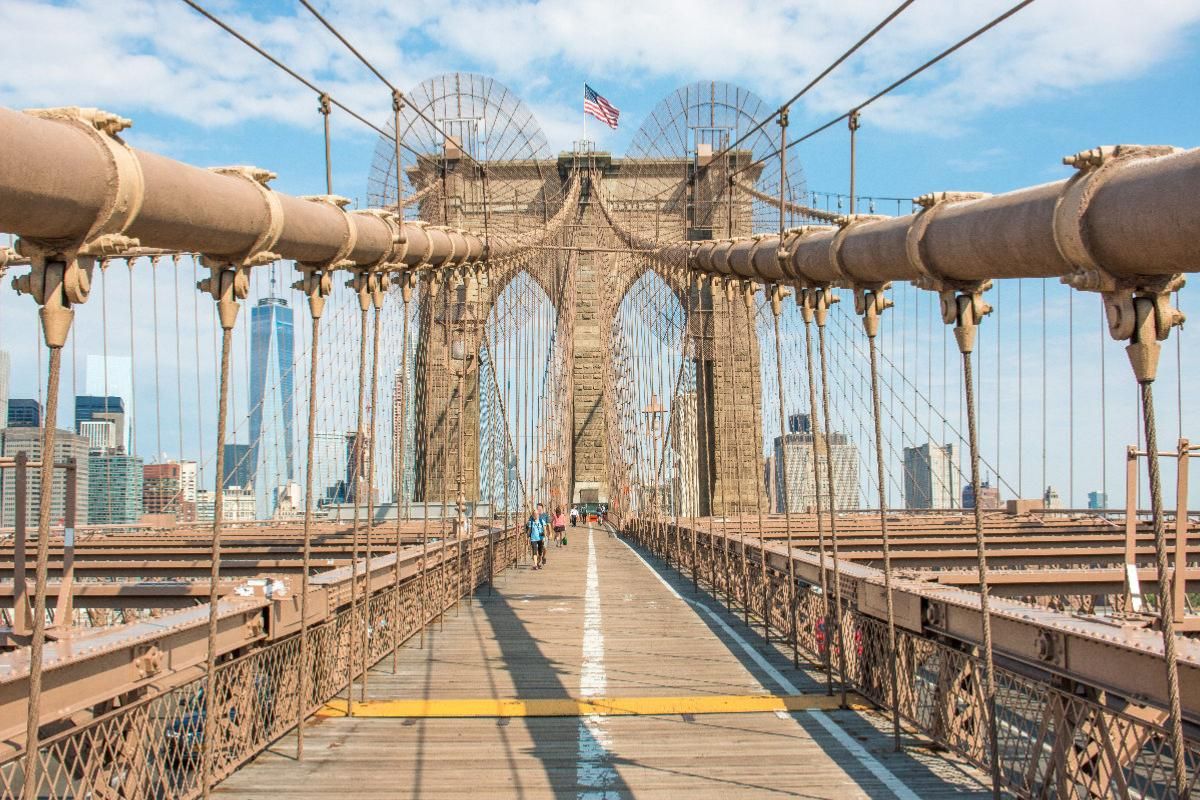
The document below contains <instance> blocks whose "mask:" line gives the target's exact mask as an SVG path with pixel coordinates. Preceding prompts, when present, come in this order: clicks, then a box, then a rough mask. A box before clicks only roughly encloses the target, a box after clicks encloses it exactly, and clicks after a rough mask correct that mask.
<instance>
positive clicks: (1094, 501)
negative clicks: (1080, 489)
mask: <svg viewBox="0 0 1200 800" xmlns="http://www.w3.org/2000/svg"><path fill="white" fill-rule="evenodd" d="M1088 508H1090V509H1093V510H1096V509H1105V508H1108V495H1107V494H1105V493H1104V492H1088Z"/></svg>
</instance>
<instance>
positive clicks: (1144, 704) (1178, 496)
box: [0, 0, 1200, 800]
mask: <svg viewBox="0 0 1200 800" xmlns="http://www.w3.org/2000/svg"><path fill="white" fill-rule="evenodd" d="M186 1H187V2H188V5H191V6H193V7H194V8H195V9H196V11H198V12H199V13H201V14H203V15H205V16H206V17H207V18H208V20H209V21H211V22H213V23H215V24H216V25H218V26H220V27H221V28H223V29H224V33H222V34H221V35H226V34H228V35H231V36H233V37H236V38H237V39H240V40H241V42H242V43H243V44H245V45H248V46H249V47H250V48H253V49H254V50H255V51H256V52H257V54H258V55H259V56H262V57H264V59H265V60H264V61H262V68H263V69H264V70H272V69H275V68H279V69H282V70H284V71H285V72H286V73H287V74H288V75H289V76H290V78H294V79H295V80H297V81H299V82H300V83H301V84H303V86H304V87H305V88H306V90H311V91H312V113H313V114H315V115H316V118H317V119H318V120H319V121H320V123H321V124H322V127H323V135H324V143H325V157H324V174H325V177H326V182H325V185H324V186H316V187H313V192H314V193H312V194H309V195H304V196H299V195H293V194H288V193H284V192H281V191H277V190H275V189H273V188H272V186H271V184H272V181H274V180H276V179H277V176H276V175H275V173H274V172H272V171H271V169H272V165H271V164H264V165H262V166H228V167H209V166H203V167H202V166H197V165H193V164H189V163H185V162H184V161H182V160H177V159H175V158H172V157H169V156H167V155H164V154H163V153H161V152H155V151H154V150H153V149H152V148H151V149H140V148H135V147H132V146H131V145H130V144H129V143H127V141H126V138H125V137H127V136H128V133H126V131H127V130H128V129H129V128H130V127H131V126H135V125H136V119H133V120H131V119H129V118H126V117H124V116H122V109H120V108H107V109H104V110H101V109H97V108H91V107H82V106H80V107H75V106H71V107H53V108H26V109H20V110H19V109H7V108H0V232H3V233H6V234H10V241H9V245H10V246H6V247H0V275H5V276H6V277H8V278H9V280H6V281H5V285H4V287H3V288H2V289H0V292H3V293H5V294H8V295H10V297H15V296H16V295H20V296H21V299H20V300H19V301H17V300H13V301H12V302H10V303H8V304H7V305H5V306H4V309H5V310H4V312H3V313H4V317H3V319H2V320H0V329H2V330H3V332H4V342H5V343H6V344H5V347H7V348H9V349H14V348H24V350H23V352H24V353H25V356H26V357H25V358H23V359H22V362H21V363H24V364H28V365H30V370H32V371H33V372H36V375H33V374H31V372H30V370H26V372H25V373H23V374H22V375H21V376H19V375H18V371H17V370H14V371H13V373H12V375H11V377H10V374H9V358H10V357H9V354H8V353H7V352H5V351H3V350H0V389H2V390H3V391H2V394H3V396H0V401H3V403H4V404H5V406H6V407H7V413H6V414H4V415H0V417H4V418H0V425H4V424H5V423H7V427H5V428H2V429H0V793H2V794H3V796H4V797H13V798H30V800H32V798H191V797H206V798H207V797H209V796H213V795H219V796H228V797H247V798H252V797H298V798H303V797H317V796H326V795H332V794H335V793H341V794H354V795H356V796H362V797H409V796H411V797H462V796H480V797H527V798H539V797H556V798H562V797H572V798H575V797H578V798H618V797H643V796H644V797H681V796H688V797H710V796H712V797H743V796H796V797H837V798H845V797H871V798H886V797H898V798H935V797H987V796H992V797H1001V796H1015V797H1025V798H1079V799H1082V798H1107V797H1118V798H1179V797H1200V785H1198V784H1200V641H1197V640H1196V639H1195V638H1193V637H1194V636H1195V635H1196V634H1197V632H1200V615H1198V614H1197V613H1196V611H1195V610H1194V604H1195V602H1196V601H1195V598H1196V592H1200V540H1198V541H1197V550H1195V551H1193V550H1192V549H1191V540H1192V539H1196V538H1197V537H1200V531H1198V530H1197V527H1198V526H1197V524H1196V523H1194V521H1193V519H1192V517H1191V515H1190V514H1189V510H1188V509H1189V506H1188V500H1189V498H1188V493H1189V492H1188V489H1189V463H1190V459H1191V457H1192V455H1193V454H1195V453H1196V452H1197V448H1196V446H1194V445H1192V444H1191V443H1190V441H1189V439H1188V432H1189V430H1190V425H1191V423H1192V422H1193V421H1195V417H1193V416H1191V414H1192V413H1193V412H1188V411H1186V409H1187V408H1189V407H1192V406H1191V403H1192V402H1193V401H1194V398H1193V397H1190V396H1188V394H1187V392H1186V391H1185V386H1184V381H1183V375H1182V372H1183V370H1184V361H1183V359H1184V353H1185V346H1184V345H1183V343H1182V340H1181V336H1182V324H1183V321H1184V315H1183V313H1182V312H1181V311H1180V310H1179V308H1180V307H1181V306H1182V305H1185V304H1186V302H1187V298H1188V291H1187V289H1185V288H1184V279H1185V277H1186V276H1187V274H1188V273H1191V272H1197V271H1200V149H1192V150H1188V149H1182V148H1179V147H1174V146H1171V145H1170V143H1165V144H1153V145H1143V144H1126V143H1115V142H1114V143H1110V144H1104V145H1099V144H1098V143H1096V142H1093V141H1091V140H1090V139H1089V138H1088V137H1089V136H1090V134H1089V133H1088V132H1087V131H1077V132H1075V135H1078V137H1079V139H1080V141H1079V146H1078V148H1077V149H1076V150H1075V151H1074V152H1067V153H1062V156H1063V157H1062V160H1061V164H1059V163H1046V164H1036V165H1030V166H1031V168H1030V170H1029V171H1030V172H1034V173H1036V174H1055V175H1056V178H1055V179H1054V180H1052V181H1051V182H1048V183H1041V184H1038V185H1029V186H1026V187H1024V188H1017V189H1015V190H1012V191H1008V192H1005V193H1003V194H995V195H990V194H983V193H977V192H967V191H961V190H958V189H957V188H955V189H954V190H948V188H947V187H937V186H929V187H921V189H920V191H922V192H925V193H923V194H919V196H916V197H911V198H899V199H898V198H890V197H876V196H866V195H863V194H862V193H860V192H859V191H858V188H857V185H856V181H857V179H858V178H857V176H858V172H859V170H858V165H857V163H856V158H857V155H856V147H857V146H858V139H857V137H859V136H860V135H861V134H860V133H859V128H860V124H867V123H868V122H869V120H870V114H871V112H872V109H873V108H874V107H875V106H874V104H875V103H876V101H877V100H879V99H881V98H883V97H885V96H888V95H889V94H890V93H891V92H893V91H894V90H896V89H897V88H898V87H900V86H903V85H904V84H905V83H906V82H907V81H909V80H910V79H912V78H914V77H916V76H918V75H921V74H922V73H923V71H924V70H926V69H927V68H929V67H930V66H932V65H933V64H936V63H938V62H939V61H941V60H942V59H945V58H956V57H959V56H960V55H961V54H960V53H959V52H958V51H959V50H960V49H962V50H963V51H964V52H967V48H969V47H971V46H972V44H973V43H974V41H975V39H976V38H979V37H986V36H987V35H989V33H990V32H991V30H992V28H994V27H996V26H999V25H1003V24H1004V23H1005V22H1006V20H1007V19H1008V17H1010V16H1011V15H1013V14H1015V13H1017V12H1018V11H1020V10H1021V9H1022V8H1024V7H1025V6H1026V5H1028V4H1029V2H1031V0H1026V2H1023V3H1018V4H1017V5H1016V6H1014V7H1013V8H1011V9H1009V10H1008V11H1007V12H1006V13H1005V14H1003V15H1001V16H1000V17H997V18H996V19H993V20H991V21H987V22H986V24H984V25H983V26H982V27H980V28H978V29H976V30H975V31H974V32H972V33H971V34H969V35H968V36H967V37H966V38H964V39H961V40H959V41H958V42H955V43H950V44H949V45H948V46H947V47H946V49H945V50H943V51H942V52H941V53H940V54H939V55H936V56H935V57H934V58H933V59H932V60H931V61H929V62H926V63H925V64H924V65H914V66H915V67H916V68H915V69H914V70H913V71H912V72H910V73H908V74H907V76H906V77H900V79H899V80H898V81H896V82H895V83H893V84H892V85H890V86H886V85H885V86H880V87H876V88H877V89H879V91H878V93H874V94H872V93H870V92H869V93H867V94H866V95H865V96H864V97H862V98H861V100H860V101H859V102H857V103H855V104H854V105H853V106H851V107H849V108H847V109H846V110H845V113H843V114H841V115H834V118H831V119H830V120H829V121H828V122H826V123H825V124H823V125H821V126H819V127H816V128H813V129H812V130H809V129H808V128H807V126H800V125H797V124H796V122H795V120H794V119H793V117H792V113H794V111H795V108H796V107H797V104H798V103H800V102H802V98H803V97H804V95H805V94H806V92H808V90H809V89H810V88H811V87H812V86H814V85H816V84H817V83H819V82H820V81H821V79H822V78H824V77H825V74H828V73H829V71H832V70H835V69H837V68H838V67H839V66H840V64H841V63H842V60H844V59H846V58H849V57H851V56H852V55H853V54H854V53H855V52H856V50H857V49H858V47H859V46H861V45H862V44H864V43H865V42H867V41H868V40H870V39H872V38H873V37H874V36H876V34H879V35H883V33H882V31H883V30H884V28H886V27H887V25H888V23H889V22H890V21H891V20H892V19H893V18H894V17H895V16H896V15H898V14H899V13H901V12H902V11H903V10H904V9H905V8H906V7H907V6H908V5H910V4H911V0H910V2H909V3H902V4H901V5H900V7H899V9H897V11H895V12H893V14H892V15H891V16H890V17H888V18H886V19H884V20H883V21H882V22H881V23H880V24H879V25H878V26H876V28H875V29H873V30H870V31H866V32H862V34H864V35H863V38H862V39H860V40H859V42H858V44H856V45H854V47H853V48H851V49H850V50H849V51H847V53H846V54H845V55H844V56H843V57H842V60H839V61H838V62H835V63H834V64H832V65H831V66H830V67H829V69H828V70H827V71H826V73H824V74H821V75H817V76H809V77H812V82H811V83H809V84H808V86H805V87H804V88H800V85H797V86H796V87H794V88H796V89H799V91H798V93H797V94H796V96H795V97H792V98H791V99H790V100H788V101H787V102H785V103H783V104H782V105H776V104H774V103H768V102H766V101H765V100H763V99H761V98H760V97H759V96H758V95H757V94H755V92H753V91H751V90H750V89H748V88H743V87H742V86H738V85H734V84H732V83H727V82H720V81H712V80H703V81H697V82H694V83H690V84H687V85H684V86H681V87H679V88H678V89H677V90H675V91H673V92H671V93H670V94H669V95H667V96H666V97H665V98H663V99H662V100H661V102H659V103H658V105H657V106H656V107H654V108H653V110H652V111H651V112H650V113H649V114H648V115H647V116H646V118H645V119H644V120H643V121H641V123H640V126H639V127H638V128H637V133H636V134H635V135H634V136H633V139H632V142H631V144H630V146H629V147H628V148H627V150H626V151H625V152H624V153H616V152H609V151H607V150H603V149H600V148H599V147H597V146H596V145H595V144H594V143H593V142H591V141H589V140H587V139H586V138H581V139H580V140H578V141H576V142H574V143H573V144H572V146H571V147H570V148H568V149H563V150H552V149H551V147H550V144H549V141H548V139H547V136H546V135H545V134H544V133H543V131H542V128H541V127H540V125H539V123H538V120H537V119H536V118H535V116H534V114H533V113H532V112H531V110H530V109H529V107H527V106H526V104H525V102H524V101H523V100H522V99H521V98H519V97H517V96H516V94H515V93H514V92H513V91H511V90H510V89H509V88H508V87H506V86H505V85H503V84H502V83H501V82H499V81H498V80H495V79H493V78H489V77H485V76H482V75H479V74H473V73H465V72H458V73H448V74H442V75H438V76H436V77H433V78H430V79H428V80H425V81H423V82H420V83H419V84H418V85H416V86H413V87H411V88H406V89H401V88H398V87H397V86H394V85H392V83H391V81H390V80H389V78H388V77H387V76H386V75H385V74H384V73H383V72H382V71H380V70H377V69H376V67H375V65H374V64H373V63H372V62H371V61H370V60H368V59H367V58H366V57H364V56H363V55H362V54H361V53H360V51H358V50H357V49H355V46H354V39H355V35H354V32H352V31H351V32H348V33H343V32H342V31H341V30H339V29H338V28H337V27H335V25H334V21H335V20H333V19H326V18H325V17H323V16H321V15H320V14H319V13H318V12H317V11H316V10H315V9H313V8H311V7H309V6H308V3H306V2H304V0H301V2H302V4H303V5H304V6H306V7H307V8H308V10H309V11H311V12H312V14H313V15H314V16H315V19H316V20H317V21H318V22H319V23H320V24H321V25H322V26H323V28H322V29H323V30H324V32H325V33H326V34H327V35H329V36H332V37H335V39H336V40H337V41H338V42H339V43H340V45H344V46H345V48H346V49H347V52H348V53H351V54H353V56H354V57H355V58H356V59H358V60H359V61H361V62H362V66H363V68H364V69H368V70H369V71H370V72H372V73H374V75H375V76H376V77H377V78H378V79H379V84H378V85H379V91H380V92H384V93H386V94H388V95H389V96H390V99H391V114H390V115H389V116H388V117H387V118H386V119H373V118H370V117H369V116H367V115H363V114H361V113H359V112H358V111H357V110H356V109H355V107H354V105H352V104H351V103H350V102H348V101H343V100H341V99H339V98H338V97H336V96H334V95H332V94H331V93H329V92H327V91H325V90H324V89H323V87H322V86H320V85H317V84H316V83H314V82H313V79H311V78H310V77H307V76H306V75H305V74H303V73H302V72H301V71H297V70H296V69H294V68H293V67H292V66H290V65H288V64H286V63H284V62H283V61H282V60H280V59H279V58H278V57H277V56H276V55H274V54H273V53H272V52H270V51H269V50H268V49H265V48H264V47H262V46H261V45H260V44H258V43H256V42H254V41H252V40H251V39H250V38H248V37H247V36H245V35H244V34H243V33H242V32H240V31H239V30H238V29H236V28H235V27H233V26H232V25H230V24H229V23H228V22H226V21H225V20H223V19H221V18H219V17H217V16H215V15H214V14H212V13H211V12H210V11H208V10H207V9H205V8H203V7H201V6H199V5H198V4H196V3H192V2H190V0H186ZM214 30H216V29H214ZM855 35H860V34H859V32H855ZM247 52H249V51H247ZM268 62H270V63H268ZM804 79H807V78H804ZM797 83H798V84H799V80H798V81H797ZM81 102H83V103H86V102H87V99H86V98H81ZM131 116H135V115H131ZM349 125H355V126H360V127H361V126H366V128H367V129H368V130H370V132H371V135H372V136H374V137H377V145H376V147H375V151H374V159H373V162H372V164H371V168H370V180H369V185H368V186H367V187H365V200H363V201H361V202H355V201H352V200H350V199H347V198H345V197H341V196H338V195H337V194H335V191H334V184H335V170H334V161H333V158H332V148H333V147H334V144H333V141H334V139H335V138H336V132H337V129H338V127H339V126H349ZM819 134H820V135H824V136H841V137H844V139H845V141H846V145H847V147H846V152H847V156H848V162H847V167H848V174H849V176H850V181H849V186H848V188H847V189H846V190H845V191H841V192H832V193H831V192H818V191H814V190H812V189H811V188H810V187H809V186H808V185H807V183H806V181H805V173H804V168H803V164H802V163H801V160H800V156H799V150H800V148H799V147H798V146H797V145H799V144H800V143H801V142H805V141H806V140H808V139H810V138H811V137H814V136H817V135H819ZM1048 308H1049V309H1050V311H1049V312H1048ZM1067 315H1069V319H1068V317H1067ZM1064 320H1068V321H1066V322H1064ZM1064 325H1066V326H1067V327H1066V328H1064V327H1063V326H1064ZM1064 330H1065V331H1067V333H1066V334H1063V333H1062V332H1063V331H1064ZM1085 350H1086V351H1087V352H1088V353H1089V354H1091V357H1092V358H1093V360H1092V361H1090V362H1089V367H1088V368H1086V369H1081V368H1078V367H1077V366H1076V364H1075V359H1076V358H1082V356H1078V355H1077V354H1078V353H1082V352H1084V351H1085ZM1121 350H1123V351H1124V355H1122V354H1121V352H1120V351H1121ZM96 353H100V355H99V356H97V355H96ZM18 378H20V379H21V380H23V381H24V382H25V383H26V384H27V385H29V386H31V387H35V389H34V390H35V391H36V397H30V398H29V399H20V398H17V397H15V396H10V395H13V394H14V393H10V391H9V385H10V384H12V385H13V386H15V385H16V384H17V382H18ZM85 382H86V388H85ZM1156 390H1157V391H1156ZM29 394H33V391H30V392H29ZM1156 405H1157V407H1158V409H1159V413H1158V415H1157V416H1156V413H1155V410H1156ZM1063 409H1066V410H1065V411H1064V410H1063ZM151 420H153V422H151ZM135 422H136V423H140V424H137V425H135V424H134V423H135ZM164 426H165V434H164ZM1076 426H1078V428H1079V430H1078V431H1077V430H1076ZM147 437H149V438H150V439H153V441H152V442H151V441H148V440H147ZM1114 437H1117V438H1114ZM139 439H140V441H139ZM1114 441H1123V443H1124V444H1123V446H1118V447H1114V446H1113V445H1112V442H1114ZM1110 473H1111V474H1114V475H1116V476H1119V477H1118V478H1117V479H1115V480H1114V481H1113V485H1112V486H1111V487H1110V486H1109V485H1108V484H1109V475H1110ZM1120 477H1123V478H1124V480H1123V481H1121V480H1120ZM1087 490H1092V491H1090V493H1089V492H1088V491H1087ZM543 512H544V513H545V514H546V517H545V518H543V517H542V514H543ZM543 519H544V520H545V522H546V524H545V525H543ZM543 528H544V535H543V534H542V533H539V532H540V531H542V530H543ZM560 529H561V530H560ZM539 537H543V538H542V541H541V542H538V541H536V540H537V539H538V538H539ZM540 551H544V555H540Z"/></svg>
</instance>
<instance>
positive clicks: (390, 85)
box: [184, 0, 912, 167]
mask: <svg viewBox="0 0 1200 800" xmlns="http://www.w3.org/2000/svg"><path fill="white" fill-rule="evenodd" d="M911 1H912V0H910V2H911ZM184 2H187V3H190V2H191V0H184ZM300 5H302V6H304V7H305V8H307V9H308V10H309V12H310V13H311V14H312V15H313V16H314V17H316V18H317V21H318V22H320V23H321V24H322V25H324V26H325V29H326V30H328V31H329V32H330V33H332V34H333V35H334V36H335V37H336V38H337V40H338V41H339V42H341V43H342V44H343V45H345V47H346V49H347V50H349V51H350V52H351V53H353V54H354V57H355V58H357V59H358V60H359V61H361V62H362V64H363V66H364V67H366V68H367V69H369V70H371V72H372V73H374V75H375V77H376V78H379V80H381V81H383V84H384V85H385V86H387V87H388V88H389V89H391V90H392V94H394V95H401V96H403V95H404V92H401V91H400V90H399V89H397V88H396V86H395V84H393V83H392V82H391V81H389V80H388V79H387V78H386V77H385V76H384V74H383V73H382V72H380V71H379V70H378V69H376V68H375V65H374V64H372V63H371V62H370V61H368V60H367V57H366V56H364V55H363V54H362V53H360V52H359V51H358V48H356V47H355V46H354V45H352V44H350V41H349V40H348V39H347V38H346V37H345V36H343V35H342V34H341V31H339V30H338V29H337V28H335V27H334V26H333V24H332V23H331V22H330V21H329V20H327V19H325V17H324V16H322V15H321V12H319V11H317V9H315V8H313V6H312V4H311V3H309V2H308V0H300ZM409 108H411V109H412V110H413V112H414V113H415V114H416V115H417V116H418V117H420V118H421V119H422V120H424V121H425V123H426V124H428V125H429V127H431V128H433V130H434V131H435V132H436V133H437V134H438V135H439V136H441V137H442V138H444V139H449V138H450V137H449V136H448V135H447V134H446V132H445V131H444V130H442V129H441V127H439V126H438V124H437V123H436V122H434V121H433V120H431V119H430V118H429V117H427V116H425V112H424V111H422V110H421V109H419V108H417V107H416V106H414V105H410V106H409ZM385 135H386V134H385ZM396 135H397V136H399V135H400V132H399V131H396ZM389 138H390V137H389ZM462 152H463V153H464V154H465V155H466V157H467V158H469V159H471V161H472V163H474V164H475V165H476V166H478V167H483V164H481V163H480V162H479V161H478V160H477V159H476V158H475V156H473V155H471V154H470V153H468V152H467V151H466V150H465V149H464V150H463V151H462Z"/></svg>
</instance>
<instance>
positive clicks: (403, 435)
mask: <svg viewBox="0 0 1200 800" xmlns="http://www.w3.org/2000/svg"><path fill="white" fill-rule="evenodd" d="M397 192H399V187H398V186H397ZM397 196H399V195H397ZM399 279H400V280H401V281H402V283H401V295H400V299H401V303H402V304H401V312H400V313H401V314H403V321H402V322H401V325H402V333H401V334H400V347H401V350H400V387H399V388H400V421H399V423H397V422H395V421H393V422H392V429H393V430H396V429H397V426H398V430H399V432H400V443H399V444H400V452H399V453H398V454H395V453H394V454H393V458H394V459H395V462H396V478H395V482H396V492H395V497H394V498H393V499H392V505H393V507H394V508H395V510H396V561H395V563H394V564H393V565H392V574H393V583H392V595H393V597H394V599H395V605H394V607H393V611H392V614H393V617H394V619H395V621H394V622H393V624H392V674H393V675H394V674H395V673H396V672H397V669H398V667H399V664H398V662H399V653H400V611H401V604H400V548H401V536H400V534H401V522H400V521H401V520H402V519H404V520H407V519H408V492H407V491H406V490H405V486H404V484H405V478H404V475H405V471H406V470H407V469H408V463H407V456H408V316H409V313H410V312H411V310H412V290H413V286H412V284H411V283H410V282H409V276H408V275H404V274H402V275H400V276H399ZM393 413H395V410H394V408H393ZM393 446H394V445H393ZM401 496H403V497H404V513H401V511H400V498H401ZM424 624H425V622H424V620H422V621H421V625H422V627H424Z"/></svg>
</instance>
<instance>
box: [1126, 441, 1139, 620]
mask: <svg viewBox="0 0 1200 800" xmlns="http://www.w3.org/2000/svg"><path fill="white" fill-rule="evenodd" d="M1137 489H1138V452H1137V448H1136V447H1134V446H1133V445H1129V446H1128V447H1126V448H1125V603H1126V606H1127V607H1128V609H1129V610H1130V611H1141V610H1142V587H1141V582H1140V581H1139V580H1138V563H1137V526H1138V509H1137V493H1138V492H1137Z"/></svg>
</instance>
